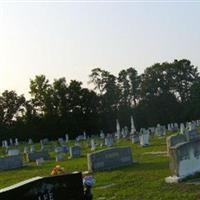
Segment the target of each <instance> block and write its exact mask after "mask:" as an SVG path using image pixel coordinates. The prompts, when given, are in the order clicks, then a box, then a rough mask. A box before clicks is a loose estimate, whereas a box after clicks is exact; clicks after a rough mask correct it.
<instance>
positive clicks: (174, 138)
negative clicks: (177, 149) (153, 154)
mask: <svg viewBox="0 0 200 200" xmlns="http://www.w3.org/2000/svg"><path fill="white" fill-rule="evenodd" d="M186 141H187V139H186V136H185V135H182V134H177V135H171V136H169V137H167V139H166V142H167V152H168V153H169V149H170V148H171V147H173V146H176V145H177V144H180V143H184V142H186Z"/></svg>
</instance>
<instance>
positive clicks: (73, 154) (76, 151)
mask: <svg viewBox="0 0 200 200" xmlns="http://www.w3.org/2000/svg"><path fill="white" fill-rule="evenodd" d="M69 153H70V158H78V157H80V156H81V147H80V146H77V145H75V146H73V147H70V149H69Z"/></svg>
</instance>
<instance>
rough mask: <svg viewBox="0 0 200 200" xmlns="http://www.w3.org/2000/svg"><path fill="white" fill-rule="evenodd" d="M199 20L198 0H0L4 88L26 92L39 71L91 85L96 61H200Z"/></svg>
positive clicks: (119, 64) (142, 64) (121, 65)
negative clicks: (89, 0) (94, 0)
mask: <svg viewBox="0 0 200 200" xmlns="http://www.w3.org/2000/svg"><path fill="white" fill-rule="evenodd" d="M9 2H10V3H9ZM199 21H200V1H199V3H198V2H189V1H188V2H183V1H181V2H178V1H176V2H172V1H171V2H167V1H165V2H164V1H162V2H159V3H158V2H141V3H138V2H124V3H123V2H122V1H121V2H120V3H119V2H114V1H113V2H109V3H106V2H101V3H99V2H76V3H72V2H71V3H69V2H68V3H61V2H56V1H54V2H45V1H43V2H39V1H38V2H37V3H34V2H33V1H32V2H30V1H28V0H27V1H24V2H16V1H10V0H7V1H6V2H5V1H4V0H0V92H2V91H4V90H5V89H9V90H11V89H14V90H16V91H17V92H18V93H19V94H21V93H25V94H27V93H28V90H29V81H30V78H33V77H34V76H35V75H38V74H45V75H46V76H47V77H48V78H49V79H50V80H51V81H52V80H53V79H54V78H59V77H66V80H67V81H68V82H69V80H71V79H77V80H80V81H82V82H83V83H84V86H87V81H88V80H89V79H88V75H89V73H90V71H91V69H93V68H95V67H101V68H104V69H106V70H109V71H111V72H112V73H114V74H115V75H117V73H118V72H119V71H120V70H121V69H125V68H128V67H135V68H136V69H137V70H138V71H139V73H142V72H143V70H144V69H145V68H146V67H148V66H151V65H153V64H154V63H156V62H164V61H168V62H172V61H173V60H174V59H182V58H188V59H190V60H191V61H192V64H194V65H195V66H200V56H199V49H200V26H199Z"/></svg>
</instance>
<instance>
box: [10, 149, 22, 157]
mask: <svg viewBox="0 0 200 200" xmlns="http://www.w3.org/2000/svg"><path fill="white" fill-rule="evenodd" d="M19 154H20V151H19V149H9V150H8V156H18V155H19Z"/></svg>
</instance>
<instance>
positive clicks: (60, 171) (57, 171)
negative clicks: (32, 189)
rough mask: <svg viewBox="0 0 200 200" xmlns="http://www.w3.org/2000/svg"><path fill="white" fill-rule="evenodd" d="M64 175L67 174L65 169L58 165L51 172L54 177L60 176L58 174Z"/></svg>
mask: <svg viewBox="0 0 200 200" xmlns="http://www.w3.org/2000/svg"><path fill="white" fill-rule="evenodd" d="M64 173H65V169H64V168H63V167H61V166H60V165H56V166H55V167H54V168H53V170H52V171H51V175H52V176H54V175H58V174H64Z"/></svg>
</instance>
